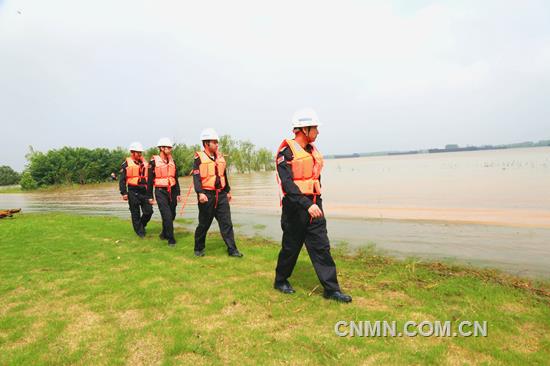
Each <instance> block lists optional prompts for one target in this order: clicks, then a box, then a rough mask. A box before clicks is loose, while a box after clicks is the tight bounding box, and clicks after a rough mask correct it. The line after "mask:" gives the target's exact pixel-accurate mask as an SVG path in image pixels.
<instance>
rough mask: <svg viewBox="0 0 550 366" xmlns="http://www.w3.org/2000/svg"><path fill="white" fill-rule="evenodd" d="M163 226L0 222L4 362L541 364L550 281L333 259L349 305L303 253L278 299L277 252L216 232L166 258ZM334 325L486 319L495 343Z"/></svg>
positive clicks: (374, 259) (55, 218) (549, 351)
mask: <svg viewBox="0 0 550 366" xmlns="http://www.w3.org/2000/svg"><path fill="white" fill-rule="evenodd" d="M159 231H160V225H159V223H155V222H153V223H151V225H150V227H149V234H148V237H147V238H146V239H144V240H139V238H137V237H136V236H135V235H134V234H133V233H132V231H131V229H130V224H129V222H127V221H123V220H120V219H116V218H110V217H81V216H71V215H64V214H48V215H45V214H43V215H19V216H17V217H15V218H13V219H4V220H2V221H0V253H1V255H0V278H1V281H0V364H2V365H5V364H7V365H10V364H13V365H16V364H17V365H19V364H29V363H33V364H75V363H78V364H93V365H98V364H109V365H113V364H114V365H116V364H131V365H136V364H147V365H149V364H166V365H172V364H186V365H187V364H190V363H193V364H195V365H201V364H208V365H209V364H228V363H230V364H251V365H258V364H281V363H290V364H333V363H335V362H339V363H342V364H388V363H392V364H396V363H397V364H411V363H413V364H418V363H428V364H441V363H444V364H464V363H467V364H544V363H545V362H547V360H548V359H550V306H549V295H548V289H549V288H548V285H547V284H537V285H536V286H535V287H536V289H535V288H534V287H533V284H531V283H529V282H526V281H524V280H520V279H515V278H511V277H507V276H504V275H502V274H499V273H496V272H492V271H486V270H474V269H467V268H463V267H449V266H445V265H441V264H436V263H431V264H430V263H426V264H423V263H418V262H416V261H413V260H409V261H396V260H392V259H389V258H385V257H380V256H377V255H374V254H372V253H370V254H369V253H359V254H358V255H356V256H353V257H351V256H346V255H344V254H342V253H336V260H337V264H338V270H339V276H340V281H341V283H342V285H343V287H344V289H345V290H346V291H348V292H350V293H351V294H352V295H353V296H354V301H353V303H352V304H350V305H340V304H336V303H332V302H328V301H326V300H324V299H323V298H322V297H321V296H320V293H321V291H320V289H319V288H318V286H317V285H318V282H317V279H316V277H315V274H314V272H313V269H312V267H311V264H310V263H309V259H308V258H307V255H306V254H305V253H302V255H301V256H300V259H299V262H298V265H297V267H296V270H295V273H294V274H293V277H292V278H291V280H292V283H293V284H294V287H295V288H296V290H297V293H296V294H294V295H290V296H288V295H287V296H285V295H282V294H280V293H278V292H276V291H275V290H273V289H272V280H273V269H274V265H275V261H276V257H277V253H278V245H273V243H270V242H268V241H266V240H263V239H261V238H253V239H244V238H240V239H239V245H240V248H241V250H242V251H243V252H244V253H245V257H244V258H243V259H234V258H229V257H227V255H226V253H225V247H224V245H223V242H222V241H221V239H219V237H218V236H217V234H215V235H213V236H210V237H209V239H208V241H207V256H206V257H204V258H195V257H193V255H192V254H193V250H192V242H193V239H192V234H190V233H188V232H184V231H181V230H179V231H178V232H177V239H178V245H177V247H176V248H175V249H169V248H168V247H167V246H166V245H165V243H164V242H161V241H160V240H159V239H158V237H157V236H158V233H159ZM338 320H371V321H375V320H389V321H392V320H396V321H397V322H398V324H399V325H402V324H403V323H404V322H406V321H408V320H412V321H416V322H421V321H423V320H442V321H444V320H451V321H453V322H458V321H461V320H471V321H474V320H479V321H483V320H486V321H487V322H488V324H489V327H488V336H487V337H449V338H441V337H395V338H392V337H386V338H383V337H382V338H361V337H356V338H351V337H344V338H339V337H337V336H336V335H335V334H334V324H335V323H336V322H337V321H338Z"/></svg>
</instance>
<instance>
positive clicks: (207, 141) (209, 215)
mask: <svg viewBox="0 0 550 366" xmlns="http://www.w3.org/2000/svg"><path fill="white" fill-rule="evenodd" d="M201 141H202V146H203V150H201V151H197V152H196V153H195V161H194V163H193V185H194V187H195V192H197V199H198V205H199V224H198V225H197V229H196V230H195V256H197V257H203V256H204V248H205V241H206V234H207V233H208V229H210V225H211V224H212V220H213V219H214V218H216V220H217V221H218V225H219V226H220V233H221V234H222V238H223V241H224V242H225V245H226V246H227V253H228V254H229V256H231V257H237V258H240V257H242V256H243V255H242V254H241V252H239V250H238V249H237V245H236V244H235V235H234V233H233V223H232V222H231V209H230V207H229V201H231V188H230V187H229V182H228V181H227V169H226V166H227V165H226V162H225V158H224V156H223V154H222V153H221V152H220V151H219V150H218V145H219V137H218V134H217V133H216V131H214V129H212V128H207V129H205V130H204V131H202V133H201Z"/></svg>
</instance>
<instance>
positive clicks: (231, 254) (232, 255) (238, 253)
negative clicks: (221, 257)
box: [227, 249, 243, 258]
mask: <svg viewBox="0 0 550 366" xmlns="http://www.w3.org/2000/svg"><path fill="white" fill-rule="evenodd" d="M227 254H228V255H229V256H230V257H237V258H241V257H242V256H243V253H241V252H239V250H238V249H234V250H232V251H230V252H228V253H227Z"/></svg>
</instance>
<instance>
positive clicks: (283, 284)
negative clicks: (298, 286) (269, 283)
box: [273, 281, 296, 294]
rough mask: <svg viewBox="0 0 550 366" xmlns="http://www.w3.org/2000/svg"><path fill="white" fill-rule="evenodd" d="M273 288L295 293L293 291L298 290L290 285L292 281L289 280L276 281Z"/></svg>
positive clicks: (285, 292) (284, 292) (286, 292)
mask: <svg viewBox="0 0 550 366" xmlns="http://www.w3.org/2000/svg"><path fill="white" fill-rule="evenodd" d="M273 288H274V289H275V290H279V291H281V292H282V293H283V294H293V293H295V292H296V291H294V289H293V288H292V286H291V285H290V282H288V281H284V282H275V284H274V285H273Z"/></svg>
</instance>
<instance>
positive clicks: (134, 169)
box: [113, 142, 153, 238]
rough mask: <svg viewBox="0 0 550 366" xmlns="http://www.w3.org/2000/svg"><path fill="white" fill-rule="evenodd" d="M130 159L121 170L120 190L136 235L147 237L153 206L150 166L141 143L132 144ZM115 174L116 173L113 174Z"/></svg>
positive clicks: (123, 164)
mask: <svg viewBox="0 0 550 366" xmlns="http://www.w3.org/2000/svg"><path fill="white" fill-rule="evenodd" d="M129 150H130V157H128V158H127V159H126V160H125V161H124V163H122V166H121V168H120V176H119V184H118V185H119V189H120V194H121V195H122V199H123V200H125V201H128V206H129V208H130V214H131V217H132V225H133V226H134V231H135V232H136V234H137V235H138V236H139V237H140V238H143V237H145V227H146V226H147V223H148V222H149V220H151V216H153V206H151V204H150V203H149V200H148V195H147V176H148V173H149V172H148V170H149V167H148V164H147V162H146V161H145V159H143V156H142V155H143V146H142V145H141V143H139V142H133V143H132V144H130V147H129ZM113 174H114V173H113Z"/></svg>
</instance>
